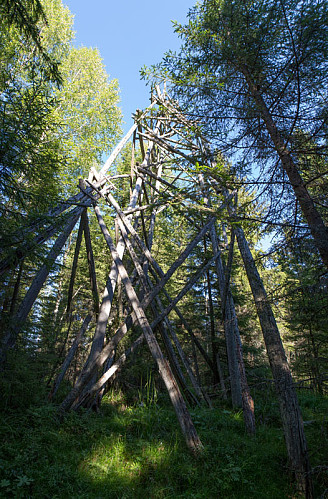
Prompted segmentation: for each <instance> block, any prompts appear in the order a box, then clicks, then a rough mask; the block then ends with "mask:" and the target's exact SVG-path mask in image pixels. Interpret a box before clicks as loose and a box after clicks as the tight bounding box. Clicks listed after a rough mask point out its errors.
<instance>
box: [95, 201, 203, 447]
mask: <svg viewBox="0 0 328 499" xmlns="http://www.w3.org/2000/svg"><path fill="white" fill-rule="evenodd" d="M95 212H96V215H97V218H98V222H99V225H100V227H101V230H102V233H103V235H104V238H105V240H106V243H107V245H108V247H109V249H110V251H111V254H112V257H113V260H114V262H115V264H116V266H117V268H118V271H119V273H120V275H121V278H122V282H123V284H124V286H125V289H126V293H127V296H128V298H129V300H130V304H131V306H132V308H133V311H134V313H135V314H136V316H137V318H138V322H139V325H140V327H141V328H142V330H143V333H144V336H145V339H146V341H147V343H148V346H149V349H150V351H151V353H152V355H153V357H154V360H155V361H156V363H157V366H158V369H159V372H160V375H161V377H162V379H163V381H164V383H165V386H166V388H167V391H168V393H169V396H170V399H171V402H172V405H173V407H174V409H175V412H176V415H177V418H178V421H179V423H180V426H181V429H182V432H183V434H184V436H185V439H186V443H187V445H188V447H189V448H190V449H191V450H192V451H194V452H198V451H200V450H201V449H202V443H201V441H200V439H199V437H198V435H197V432H196V429H195V427H194V425H193V423H192V420H191V417H190V414H189V412H188V409H187V406H186V404H185V402H184V399H183V397H182V395H181V393H180V390H179V387H178V385H177V383H176V381H175V379H174V376H173V374H172V372H171V369H170V366H169V364H168V362H167V361H166V359H165V358H164V357H163V354H162V352H161V349H160V347H159V345H158V343H157V340H156V338H155V336H154V333H153V331H152V329H151V327H150V325H149V323H148V320H147V317H146V315H145V313H144V311H143V308H142V306H141V304H140V302H139V299H138V297H137V295H136V293H135V291H134V289H133V286H132V284H131V281H130V279H129V276H128V274H127V272H126V270H125V268H124V266H123V263H122V261H121V259H120V257H119V255H118V252H117V251H116V248H115V246H114V243H113V241H112V239H111V237H110V234H109V232H108V230H107V228H106V225H105V223H104V221H103V219H102V216H101V214H100V210H99V208H98V207H97V206H95Z"/></svg>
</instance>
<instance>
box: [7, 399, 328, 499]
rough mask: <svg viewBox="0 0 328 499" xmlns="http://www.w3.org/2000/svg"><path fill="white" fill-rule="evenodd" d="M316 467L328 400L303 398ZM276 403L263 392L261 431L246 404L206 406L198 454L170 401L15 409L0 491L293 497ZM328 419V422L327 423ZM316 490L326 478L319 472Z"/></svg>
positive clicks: (196, 413) (198, 414) (199, 413)
mask: <svg viewBox="0 0 328 499" xmlns="http://www.w3.org/2000/svg"><path fill="white" fill-rule="evenodd" d="M301 400H302V404H303V413H304V417H305V420H306V422H308V424H306V431H307V435H308V440H309V447H310V450H311V453H312V461H313V464H314V465H318V464H320V463H321V464H322V463H323V462H324V460H325V456H326V455H327V449H328V437H327V433H328V432H327V418H326V413H327V406H328V403H327V399H324V398H322V397H321V398H320V397H316V396H312V397H309V396H304V397H303V398H302V399H301ZM275 409H276V408H275V406H274V407H273V408H272V407H271V405H270V404H268V403H267V400H266V399H264V400H263V401H261V400H260V399H259V400H258V403H257V417H258V419H259V420H261V421H264V423H262V424H259V425H258V429H257V434H256V436H255V437H250V436H248V435H247V434H246V433H245V429H244V424H243V417H242V413H241V412H240V411H233V410H231V409H230V408H229V407H225V408H222V407H221V408H220V407H216V408H214V409H212V410H210V409H208V408H206V407H198V408H194V409H192V410H191V414H192V418H193V421H194V423H195V426H196V428H197V431H198V432H199V434H200V437H201V440H202V442H203V444H204V453H203V454H202V455H201V456H199V457H194V456H192V455H191V454H190V453H189V452H188V450H187V449H186V447H185V443H184V440H183V438H182V436H181V432H180V429H179V426H178V423H177V420H176V417H175V414H174V411H173V409H172V408H171V406H170V405H169V404H167V403H166V402H165V403H163V401H160V402H159V403H157V404H153V403H152V404H150V405H149V406H147V405H146V404H140V403H138V402H136V403H135V404H134V405H131V406H129V405H128V403H127V401H126V400H125V399H124V397H123V396H122V395H118V394H115V395H114V396H112V397H111V398H108V399H106V400H105V401H104V404H103V407H102V410H101V413H99V414H95V413H89V412H86V411H84V412H81V413H80V414H75V413H71V414H68V416H67V417H66V418H65V420H64V422H60V421H58V419H57V417H56V408H55V407H53V406H51V405H45V406H42V407H39V408H35V409H33V410H30V411H28V412H26V413H25V414H24V413H20V414H17V413H16V414H11V415H10V414H7V415H6V418H4V420H3V422H1V421H0V423H1V433H0V438H1V439H2V442H3V444H2V446H1V447H2V448H1V454H0V474H1V477H0V497H17V498H20V497H22V498H27V497H33V498H51V499H53V498H68V497H69V498H89V497H90V498H99V499H101V498H107V497H108V498H119V499H121V498H131V499H133V498H145V497H147V498H148V497H151V498H155V499H156V498H172V499H173V498H174V499H175V498H200V499H203V498H206V499H207V498H209V499H210V498H217V497H220V498H236V499H239V498H241V499H242V498H245V499H246V498H257V497H261V499H262V498H267V499H275V498H276V499H281V498H284V497H286V498H287V497H293V496H294V484H293V481H292V479H291V478H290V476H289V475H288V473H287V469H286V452H285V445H284V439H283V435H282V431H281V428H280V424H279V420H277V419H276V418H277V413H276V410H275ZM325 425H326V426H325ZM315 479H316V490H317V492H318V494H317V495H318V496H319V495H320V494H319V492H320V491H323V490H324V489H325V487H326V486H327V477H326V476H325V475H324V473H321V475H320V476H319V475H318V476H315Z"/></svg>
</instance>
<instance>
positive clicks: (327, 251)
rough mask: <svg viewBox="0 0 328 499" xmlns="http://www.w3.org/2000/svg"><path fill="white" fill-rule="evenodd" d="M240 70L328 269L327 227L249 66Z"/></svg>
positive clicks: (243, 66)
mask: <svg viewBox="0 0 328 499" xmlns="http://www.w3.org/2000/svg"><path fill="white" fill-rule="evenodd" d="M240 70H241V72H242V73H243V75H244V76H245V80H246V82H247V84H248V88H249V90H250V93H251V95H252V96H253V99H254V100H255V102H256V104H257V107H258V109H259V111H260V113H261V116H262V118H263V121H264V123H265V126H266V128H267V130H268V132H269V135H270V137H271V140H272V142H273V145H274V147H275V149H276V151H277V153H278V155H279V158H280V161H281V164H282V167H283V169H284V170H285V172H286V173H287V176H288V178H289V181H290V183H291V186H292V188H293V190H294V193H295V196H296V199H297V201H298V202H299V205H300V207H301V210H302V213H303V215H304V218H305V219H306V221H307V223H308V226H309V229H310V231H311V234H312V236H313V239H314V242H315V245H316V247H317V248H318V251H319V253H320V255H321V258H322V261H323V262H324V264H325V265H326V267H328V229H327V227H326V226H325V224H324V221H323V220H322V217H321V215H320V213H319V212H318V210H317V209H316V207H315V205H314V202H313V199H312V198H311V196H310V194H309V191H308V190H307V188H306V185H305V183H304V181H303V179H302V177H301V175H300V174H299V171H298V168H297V165H296V164H295V161H294V159H293V157H292V155H291V152H290V151H289V150H288V148H287V145H286V144H285V141H284V140H283V137H282V136H281V134H280V132H279V130H278V128H277V126H276V124H275V122H274V119H273V117H272V115H271V113H270V111H269V109H268V107H267V105H266V103H265V102H264V99H263V97H262V95H261V93H260V92H259V90H258V88H257V85H256V84H255V82H254V81H253V79H252V76H251V74H250V72H249V70H248V68H247V66H245V65H242V66H241V67H240Z"/></svg>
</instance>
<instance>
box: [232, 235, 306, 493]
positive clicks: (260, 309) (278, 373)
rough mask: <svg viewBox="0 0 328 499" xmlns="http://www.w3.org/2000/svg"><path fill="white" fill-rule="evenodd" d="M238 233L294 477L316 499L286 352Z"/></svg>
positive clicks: (259, 279) (302, 488)
mask: <svg viewBox="0 0 328 499" xmlns="http://www.w3.org/2000/svg"><path fill="white" fill-rule="evenodd" d="M235 233H236V237H237V241H238V247H239V250H240V253H241V256H242V259H243V262H244V266H245V270H246V273H247V277H248V280H249V284H250V286H251V289H252V293H253V297H254V301H255V306H256V310H257V314H258V317H259V320H260V324H261V329H262V333H263V338H264V341H265V345H266V349H267V353H268V358H269V362H270V366H271V370H272V375H273V379H274V383H275V387H276V391H277V395H278V400H279V406H280V414H281V419H282V424H283V429H284V435H285V441H286V446H287V453H288V457H289V461H290V465H291V469H292V471H293V473H295V476H296V480H297V483H298V485H299V488H300V489H301V491H302V492H303V493H305V494H306V497H309V498H310V497H313V493H312V483H311V474H310V471H311V470H310V464H309V459H308V452H307V445H306V439H305V434H304V427H303V420H302V416H301V411H300V407H299V405H298V400H297V395H296V390H295V387H294V385H293V380H292V375H291V372H290V368H289V365H288V362H287V358H286V354H285V350H284V347H283V344H282V341H281V337H280V333H279V330H278V327H277V324H276V321H275V318H274V315H273V312H272V308H271V305H270V303H269V300H268V297H267V294H266V291H265V289H264V286H263V282H262V279H261V277H260V275H259V273H258V270H257V268H256V265H255V262H254V259H253V256H252V254H251V252H250V249H249V246H248V244H247V241H246V238H245V235H244V232H243V230H242V229H241V228H240V227H235Z"/></svg>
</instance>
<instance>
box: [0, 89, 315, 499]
mask: <svg viewBox="0 0 328 499" xmlns="http://www.w3.org/2000/svg"><path fill="white" fill-rule="evenodd" d="M134 120H135V123H134V125H133V126H132V128H131V129H130V131H129V132H128V134H127V135H126V136H125V137H124V138H123V139H122V140H121V142H120V143H119V144H118V145H117V147H116V148H115V149H114V150H113V152H112V154H111V155H110V157H109V158H108V160H107V161H106V163H105V164H104V166H103V167H102V168H101V169H100V171H96V169H95V168H91V170H90V174H89V176H88V178H86V179H84V180H80V182H79V193H78V194H76V195H75V196H72V197H71V198H70V199H68V200H67V201H66V202H63V203H61V204H59V205H58V206H57V207H56V208H54V209H53V210H52V211H51V212H50V213H48V218H47V220H49V217H50V219H51V220H52V222H51V223H48V225H47V227H46V228H45V227H44V224H43V222H42V221H40V223H39V224H38V222H36V223H35V224H34V226H33V229H34V231H35V233H36V234H37V235H35V237H34V240H32V241H31V239H30V242H29V243H27V244H25V246H23V247H18V248H17V250H16V257H15V259H14V260H13V259H11V260H8V259H4V260H3V261H1V262H0V273H4V272H6V271H7V270H8V269H10V268H11V267H13V266H14V267H15V266H16V267H18V266H19V264H20V261H22V260H23V259H24V257H25V256H26V255H27V254H29V252H30V251H31V250H32V249H33V247H34V246H35V245H39V244H44V243H46V242H48V241H49V240H50V239H51V238H53V236H54V235H55V234H56V233H58V223H56V222H54V221H53V220H56V219H58V220H61V223H62V224H63V222H62V220H65V223H64V228H62V231H61V233H60V234H59V236H57V239H56V240H55V242H54V244H53V246H52V247H51V249H50V251H49V253H48V256H47V258H46V261H45V263H44V264H43V265H42V266H41V268H40V269H39V270H38V272H37V273H36V276H35V278H34V279H33V281H32V283H31V285H30V288H29V289H28V291H27V293H26V295H25V297H24V299H23V301H22V303H21V304H20V306H19V307H18V309H17V312H16V314H15V317H14V319H13V321H12V324H14V326H11V327H9V328H8V330H7V333H6V334H5V336H4V338H3V342H2V350H1V354H0V355H1V360H2V362H3V361H4V359H5V353H6V351H7V350H8V349H9V348H11V347H13V346H14V345H15V343H16V340H17V337H18V335H19V333H20V331H21V329H22V327H23V325H24V322H25V321H26V319H27V316H28V314H29V312H30V310H31V308H32V306H33V304H34V302H35V300H36V299H37V297H38V294H39V292H40V290H41V288H42V286H43V284H44V283H45V281H46V279H47V276H48V275H49V271H50V269H51V266H52V265H53V264H54V262H55V260H56V258H57V257H58V256H59V255H60V252H61V250H62V248H63V247H64V245H65V243H66V241H67V240H68V238H69V236H70V234H71V232H72V231H73V229H74V227H75V225H76V224H77V222H78V221H79V229H78V234H77V239H76V245H75V254H74V258H73V264H72V271H71V278H70V284H69V291H68V305H67V310H69V309H70V307H71V304H72V299H73V289H74V281H75V276H76V270H77V261H78V256H79V251H80V248H81V243H82V238H83V235H84V239H85V243H86V249H87V259H88V266H89V275H90V285H91V290H92V296H93V310H92V311H89V312H88V311H87V312H86V316H85V318H84V321H83V324H82V326H81V329H80V331H79V333H78V335H77V336H76V338H75V339H74V341H73V342H72V345H71V347H70V349H69V351H68V354H67V357H66V359H65V361H64V363H63V364H62V366H61V368H60V370H59V371H58V374H57V377H56V378H55V380H54V382H53V386H52V389H51V393H50V395H49V397H50V399H51V398H52V397H53V396H54V394H55V393H56V391H57V390H58V387H59V385H60V383H61V381H62V379H63V377H64V375H65V373H66V371H67V369H68V367H69V365H70V363H71V362H72V359H73V357H74V354H75V353H76V350H77V347H78V345H79V343H80V342H81V339H82V338H83V335H84V334H85V332H86V330H87V329H88V327H89V325H90V323H91V322H92V319H94V322H95V323H96V326H95V332H94V335H93V340H92V344H91V349H90V352H89V355H88V358H87V361H86V362H85V365H84V367H83V368H82V370H81V373H80V375H79V377H78V379H77V381H76V383H75V385H74V386H73V388H72V389H71V391H70V393H69V394H68V395H67V397H66V398H65V400H64V401H63V402H62V403H61V406H60V412H61V413H64V412H66V411H68V410H71V409H78V408H79V407H81V406H83V407H91V406H92V405H94V404H99V403H100V401H101V398H102V396H103V393H104V390H105V389H106V386H108V384H109V383H110V381H111V380H112V379H113V376H114V374H115V373H117V371H118V370H119V369H122V366H123V364H124V362H125V360H126V359H127V357H128V356H129V355H130V354H131V353H132V352H135V351H136V350H137V349H138V348H140V346H141V345H142V343H144V342H146V343H147V344H148V347H149V349H150V352H151V354H152V356H153V358H154V360H155V362H156V363H157V367H158V370H159V373H160V376H161V378H162V380H163V382H164V384H165V386H166V388H167V391H168V394H169V397H170V399H171V402H172V404H173V406H174V409H175V412H176V415H177V418H178V421H179V423H180V426H181V429H182V432H183V434H184V437H185V439H186V442H187V445H188V447H189V448H190V449H192V450H193V451H195V452H197V451H199V450H200V449H201V448H202V443H201V441H200V439H199V436H198V434H197V432H196V429H195V427H194V425H193V422H192V419H191V416H190V413H189V411H188V408H187V404H186V402H185V399H187V400H188V402H192V403H193V402H196V403H197V402H199V401H203V402H204V403H208V404H209V405H211V402H210V399H209V397H208V395H207V394H206V392H205V390H204V388H203V387H202V386H200V382H199V377H198V376H197V373H196V372H195V371H194V369H193V366H192V365H191V364H190V362H189V359H188V357H187V355H186V354H185V352H184V351H183V348H182V345H181V343H180V341H179V338H178V337H177V335H176V333H175V330H174V327H172V324H171V322H170V318H169V314H170V312H171V311H174V312H175V313H176V315H177V316H178V318H179V320H180V323H181V324H182V325H183V328H184V330H185V331H186V332H187V333H188V337H189V338H190V340H191V342H192V346H193V348H194V349H198V351H199V354H200V355H201V356H202V358H203V360H204V362H205V363H206V364H207V366H208V368H209V370H210V371H211V372H212V373H213V376H214V379H216V380H217V382H218V387H219V388H218V390H220V391H221V394H222V396H223V397H225V398H226V397H227V387H226V382H227V380H224V379H223V375H222V369H221V365H220V358H219V355H218V352H217V351H215V347H214V350H213V352H212V353H213V355H211V356H210V355H209V354H208V352H207V351H206V349H204V347H203V346H202V343H201V342H200V341H199V338H198V337H197V336H196V335H195V334H194V332H193V330H192V327H191V326H190V324H188V322H187V320H186V319H185V318H184V316H183V314H182V312H181V310H180V309H179V307H178V303H179V301H180V300H181V299H182V298H183V297H184V296H185V295H186V293H188V291H190V290H191V289H192V287H193V286H194V285H195V284H196V283H197V282H198V281H199V279H200V278H201V277H202V278H203V279H206V276H207V278H208V279H209V277H208V276H209V272H210V271H211V272H215V275H216V279H217V288H218V291H219V296H220V303H221V313H222V322H223V325H224V336H225V343H226V353H227V363H228V372H229V378H228V382H229V390H228V391H229V393H230V395H231V401H232V405H233V407H242V409H243V414H244V420H245V426H246V429H247V431H248V432H249V433H250V434H252V433H254V432H255V418H254V404H253V400H252V397H251V395H250V391H249V388H248V384H247V378H246V373H245V367H244V362H243V353H242V343H241V339H240V334H239V329H238V320H237V314H236V310H235V305H234V300H233V296H232V293H231V290H230V275H231V268H232V259H233V252H234V242H235V239H236V240H237V244H238V248H239V251H240V254H241V257H242V260H243V263H244V266H245V270H246V274H247V277H248V280H249V283H250V287H251V290H252V294H253V297H254V301H255V306H256V309H257V313H258V317H259V321H260V325H261V329H262V332H263V337H264V342H265V345H266V349H267V354H268V358H269V362H270V366H271V369H272V374H273V380H274V383H275V387H276V391H277V396H278V401H279V405H280V413H281V417H282V422H283V429H284V434H285V440H286V443H287V451H288V456H289V461H290V465H291V467H292V470H293V471H294V473H295V474H296V477H297V481H298V482H299V483H301V488H303V490H307V494H310V495H308V497H310V496H311V492H309V491H311V484H310V481H311V480H310V473H309V470H310V468H309V464H308V460H307V451H306V442H305V438H304V432H303V426H302V425H303V423H302V418H301V415H300V410H299V406H298V402H297V397H296V393H295V389H294V386H293V382H292V377H291V373H290V369H289V366H288V363H287V359H286V355H285V352H284V349H283V345H282V342H281V338H280V335H279V331H278V328H277V325H276V322H275V318H274V316H273V313H272V309H271V306H270V303H269V300H268V298H267V295H266V292H265V289H264V287H263V283H262V281H261V278H260V276H259V273H258V271H257V268H256V265H255V262H254V259H253V257H252V254H251V251H250V249H249V246H248V243H247V240H246V238H245V234H244V232H243V229H242V228H241V226H240V225H238V219H237V218H236V203H237V196H236V192H235V191H233V190H232V189H229V185H228V184H229V182H227V178H226V177H221V176H220V169H218V168H216V158H215V157H214V155H213V154H212V152H211V150H210V145H209V143H208V141H207V140H206V138H205V137H204V136H203V134H202V132H201V127H200V126H199V123H197V121H191V120H189V119H187V118H186V116H185V115H184V114H183V113H182V112H181V110H180V109H179V106H178V103H177V102H176V101H173V100H172V99H171V98H170V97H169V96H168V95H167V94H166V92H165V91H164V92H161V90H160V89H159V87H158V86H156V87H155V91H154V92H153V94H152V102H151V105H150V106H149V107H148V108H147V109H146V110H145V111H143V112H142V111H140V110H137V112H136V114H135V116H134ZM130 139H132V145H131V148H132V160H131V172H130V173H129V174H127V175H116V174H110V173H109V172H110V170H111V168H112V165H113V164H114V162H115V160H116V158H117V157H118V156H119V154H120V153H121V152H122V151H123V149H124V147H125V145H126V144H127V143H128V142H129V140H130ZM137 141H138V142H139V149H140V152H141V155H142V161H141V164H139V163H138V162H136V161H135V152H136V143H137ZM200 165H201V166H200ZM122 176H123V177H124V176H125V177H127V178H129V180H130V187H129V190H130V192H129V194H130V195H129V198H130V201H129V203H128V205H127V206H125V207H123V206H120V205H119V203H118V201H117V199H116V198H115V195H116V191H117V187H116V184H117V181H118V180H121V178H122ZM186 185H188V187H186ZM211 198H212V199H215V204H214V205H213V206H212V203H211ZM100 201H101V203H106V204H108V205H109V206H110V208H111V210H112V213H113V214H114V215H113V219H112V220H111V221H110V220H108V215H106V221H105V220H104V218H103V216H102V213H101V210H100V207H99V205H101V203H100ZM175 206H177V207H178V210H179V212H180V213H184V217H185V220H187V221H188V220H189V222H190V233H192V234H193V237H192V238H191V240H190V242H189V243H188V244H187V245H186V247H185V248H184V249H183V251H181V253H180V255H179V256H178V258H177V259H176V260H175V261H174V262H173V263H172V264H171V266H170V267H169V269H168V270H167V271H166V272H164V271H163V269H162V268H161V267H160V265H159V264H158V262H157V261H156V259H155V257H154V255H153V253H152V245H153V239H154V230H155V222H156V217H158V215H159V214H160V213H161V212H163V211H164V210H166V209H168V208H169V209H174V207H175ZM191 208H192V209H193V210H194V213H196V212H197V214H198V219H197V221H198V222H199V226H197V224H196V223H195V219H194V218H193V219H192V220H190V219H189V217H188V212H189V211H190V209H191ZM88 209H93V210H94V211H95V214H96V217H97V220H98V222H99V226H100V229H101V231H102V234H103V237H104V240H105V242H106V244H107V246H108V249H109V251H110V254H111V258H112V264H111V268H110V272H109V275H108V279H107V283H106V287H105V290H104V292H103V295H102V298H101V299H99V296H98V289H97V282H96V272H95V265H96V262H95V260H94V257H93V251H92V245H91V238H90V230H89V225H88V215H87V210H88ZM63 216H64V218H63ZM220 219H221V220H222V219H224V221H225V223H228V224H230V241H228V238H227V237H226V241H225V248H226V249H227V253H228V257H227V263H226V264H224V261H223V258H222V245H221V244H220V242H219V238H218V234H217V224H218V222H220ZM106 224H110V227H111V228H112V227H114V226H115V228H116V244H114V242H113V239H112V237H111V235H110V232H109V230H108V228H107V225H106ZM40 228H42V230H40ZM225 233H226V231H225ZM200 243H202V244H203V245H204V246H203V247H204V248H205V249H204V251H203V262H202V264H200V265H199V269H198V270H197V271H196V272H195V273H194V274H193V275H192V276H190V277H189V279H188V281H187V282H186V284H185V285H184V286H183V287H182V289H181V290H180V291H179V293H178V294H177V295H176V296H174V297H171V296H170V295H169V293H168V292H167V289H165V285H166V284H167V282H168V281H169V279H170V278H171V277H172V275H173V274H174V273H175V272H176V271H177V270H178V269H179V268H180V267H181V265H182V264H183V263H184V262H185V261H186V259H187V258H188V257H190V255H191V254H192V252H193V250H194V249H195V248H196V247H197V246H198V245H199V244H200ZM209 245H211V248H212V251H211V257H210V258H209V259H206V255H208V254H209V253H210V251H209ZM127 253H128V254H129V256H128V257H127ZM131 263H132V264H133V265H132V267H133V270H131ZM127 264H128V265H130V267H129V271H128V270H127ZM118 283H119V284H120V286H118ZM122 284H123V285H124V288H125V298H126V302H127V303H128V305H127V307H126V314H125V317H124V320H123V322H122V324H121V325H120V326H119V327H118V328H117V330H116V331H114V332H111V333H110V335H109V339H107V340H106V331H107V329H108V324H109V320H110V316H111V310H112V308H113V300H114V299H117V295H118V292H117V288H118V287H119V288H121V285H122ZM115 290H116V293H115ZM136 290H137V291H136ZM134 324H138V325H139V326H140V328H141V330H142V334H141V335H140V336H139V337H138V338H137V339H136V340H135V341H133V342H131V345H130V347H129V348H128V350H126V351H125V353H123V354H122V355H121V356H120V357H119V358H118V359H116V358H115V351H116V348H117V346H118V344H119V342H120V341H121V340H122V339H123V338H126V337H127V335H128V332H129V331H130V330H131V328H132V326H133V325H134ZM155 333H156V334H155ZM212 334H213V330H212ZM214 334H215V333H214ZM158 338H161V341H160V343H161V344H162V345H163V346H164V349H165V355H164V354H163V352H162V350H161V347H160V343H159V341H158ZM212 340H213V341H212V344H213V345H214V346H215V338H212Z"/></svg>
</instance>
